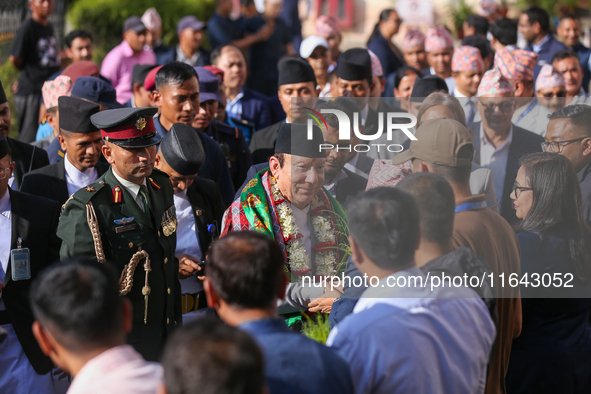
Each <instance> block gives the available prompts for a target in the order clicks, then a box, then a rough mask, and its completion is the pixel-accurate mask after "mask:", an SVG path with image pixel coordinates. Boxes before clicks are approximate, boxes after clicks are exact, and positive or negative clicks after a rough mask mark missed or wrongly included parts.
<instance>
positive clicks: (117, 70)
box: [101, 40, 156, 104]
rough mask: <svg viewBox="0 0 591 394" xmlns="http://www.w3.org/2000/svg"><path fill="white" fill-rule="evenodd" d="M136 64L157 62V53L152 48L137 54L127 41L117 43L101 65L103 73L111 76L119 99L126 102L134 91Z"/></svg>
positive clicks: (122, 102) (123, 102)
mask: <svg viewBox="0 0 591 394" xmlns="http://www.w3.org/2000/svg"><path fill="white" fill-rule="evenodd" d="M136 64H156V55H154V51H152V50H151V49H144V50H143V51H142V53H140V54H139V55H136V54H135V53H134V52H133V49H131V47H130V46H129V44H128V43H127V41H125V40H123V42H122V43H121V44H119V45H117V46H116V47H115V48H113V49H112V50H111V52H109V53H107V56H105V59H104V60H103V64H102V65H101V75H102V76H103V77H106V78H109V79H110V80H111V83H112V84H113V87H114V88H115V90H117V101H119V102H120V103H121V104H125V103H126V102H128V101H129V99H130V98H131V96H133V92H132V91H131V77H132V74H133V66H135V65H136Z"/></svg>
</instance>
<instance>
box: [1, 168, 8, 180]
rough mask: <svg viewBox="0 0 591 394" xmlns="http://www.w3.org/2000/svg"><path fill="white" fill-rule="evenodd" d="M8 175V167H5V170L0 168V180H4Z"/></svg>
mask: <svg viewBox="0 0 591 394" xmlns="http://www.w3.org/2000/svg"><path fill="white" fill-rule="evenodd" d="M9 173H10V167H6V168H1V167H0V179H4V178H6V177H7V176H8V174H9Z"/></svg>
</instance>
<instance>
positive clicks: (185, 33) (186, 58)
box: [160, 15, 209, 67]
mask: <svg viewBox="0 0 591 394" xmlns="http://www.w3.org/2000/svg"><path fill="white" fill-rule="evenodd" d="M205 27H206V24H205V22H201V21H200V20H199V19H197V18H196V17H194V16H193V15H188V16H185V17H184V18H182V19H181V20H180V21H179V22H178V23H177V25H176V33H177V35H178V37H179V45H177V47H176V48H175V50H173V51H169V52H168V53H167V54H166V56H162V57H161V59H160V62H161V63H160V64H166V63H168V62H174V61H179V62H183V63H187V64H188V65H189V66H191V67H202V66H206V65H208V64H209V52H208V51H206V50H205V49H203V45H202V42H203V30H205Z"/></svg>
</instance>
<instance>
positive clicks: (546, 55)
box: [525, 33, 567, 81]
mask: <svg viewBox="0 0 591 394" xmlns="http://www.w3.org/2000/svg"><path fill="white" fill-rule="evenodd" d="M548 35H549V36H550V37H549V38H548V41H546V42H545V43H544V45H542V49H540V52H538V61H537V63H536V65H535V66H534V81H535V80H536V79H537V78H538V74H539V73H540V69H541V68H542V66H543V65H544V64H552V56H554V54H555V53H556V52H558V51H562V50H563V49H567V47H566V46H565V45H564V44H563V43H561V42H560V41H558V40H557V39H556V38H554V35H553V34H552V33H548ZM525 50H527V51H531V52H533V51H534V47H533V45H532V44H531V43H529V44H527V46H526V47H525Z"/></svg>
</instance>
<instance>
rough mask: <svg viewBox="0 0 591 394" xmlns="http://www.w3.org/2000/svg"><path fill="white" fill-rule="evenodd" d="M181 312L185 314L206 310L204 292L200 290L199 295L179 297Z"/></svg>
mask: <svg viewBox="0 0 591 394" xmlns="http://www.w3.org/2000/svg"><path fill="white" fill-rule="evenodd" d="M181 302H182V309H181V310H182V311H183V315H184V314H185V313H189V312H193V311H197V310H199V309H203V308H207V300H206V298H205V291H203V290H201V291H200V292H199V293H193V294H183V295H182V296H181Z"/></svg>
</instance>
